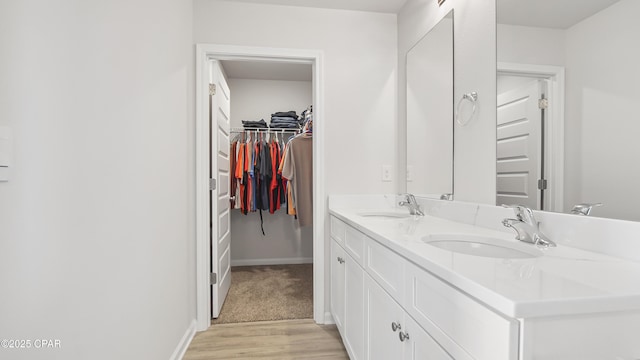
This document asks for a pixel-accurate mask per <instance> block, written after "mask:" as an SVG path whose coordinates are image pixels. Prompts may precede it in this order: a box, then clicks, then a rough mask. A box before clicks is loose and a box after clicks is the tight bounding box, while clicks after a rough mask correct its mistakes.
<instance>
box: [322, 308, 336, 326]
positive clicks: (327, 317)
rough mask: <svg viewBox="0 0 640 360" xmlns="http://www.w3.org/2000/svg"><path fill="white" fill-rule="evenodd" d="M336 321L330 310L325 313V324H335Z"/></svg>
mask: <svg viewBox="0 0 640 360" xmlns="http://www.w3.org/2000/svg"><path fill="white" fill-rule="evenodd" d="M335 323H336V322H335V321H334V320H333V316H331V313H330V312H329V311H327V312H326V313H324V324H325V325H330V324H335Z"/></svg>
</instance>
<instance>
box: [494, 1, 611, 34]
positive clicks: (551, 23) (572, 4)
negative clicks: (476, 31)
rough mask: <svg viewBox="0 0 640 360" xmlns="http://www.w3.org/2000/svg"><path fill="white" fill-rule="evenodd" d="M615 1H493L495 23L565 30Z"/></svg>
mask: <svg viewBox="0 0 640 360" xmlns="http://www.w3.org/2000/svg"><path fill="white" fill-rule="evenodd" d="M618 1H619V0H561V1H558V0H496V2H497V7H498V8H497V12H498V23H500V24H510V25H521V26H535V27H546V28H556V29H567V28H570V27H571V26H573V25H575V24H576V23H578V22H580V21H582V20H584V19H586V18H588V17H589V16H591V15H593V14H595V13H597V12H599V11H601V10H602V9H604V8H607V7H609V6H611V5H612V4H614V3H616V2H618Z"/></svg>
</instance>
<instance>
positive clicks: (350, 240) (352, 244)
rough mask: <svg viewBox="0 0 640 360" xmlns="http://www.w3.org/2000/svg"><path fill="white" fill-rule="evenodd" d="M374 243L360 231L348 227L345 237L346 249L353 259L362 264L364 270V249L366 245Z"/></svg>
mask: <svg viewBox="0 0 640 360" xmlns="http://www.w3.org/2000/svg"><path fill="white" fill-rule="evenodd" d="M369 241H373V240H372V239H369V238H368V237H367V235H365V234H363V233H361V232H360V231H358V230H356V229H354V228H352V227H350V226H347V227H346V232H345V237H344V248H345V250H347V252H348V253H349V255H351V256H352V257H353V259H354V260H355V261H356V262H357V263H358V264H360V266H361V267H363V268H364V247H365V243H366V242H369Z"/></svg>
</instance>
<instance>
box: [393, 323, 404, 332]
mask: <svg viewBox="0 0 640 360" xmlns="http://www.w3.org/2000/svg"><path fill="white" fill-rule="evenodd" d="M400 329H402V327H401V326H400V323H397V322H395V321H394V322H392V323H391V330H393V332H396V331H398V330H400Z"/></svg>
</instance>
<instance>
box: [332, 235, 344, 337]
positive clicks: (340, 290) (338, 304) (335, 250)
mask: <svg viewBox="0 0 640 360" xmlns="http://www.w3.org/2000/svg"><path fill="white" fill-rule="evenodd" d="M344 259H345V252H344V249H343V248H342V247H341V246H340V245H338V243H337V242H336V241H335V240H333V241H331V314H332V315H333V320H334V321H335V322H336V326H337V327H338V330H340V333H344V305H345V294H344V289H345V288H344V274H345V265H344V264H345V260H344Z"/></svg>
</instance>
